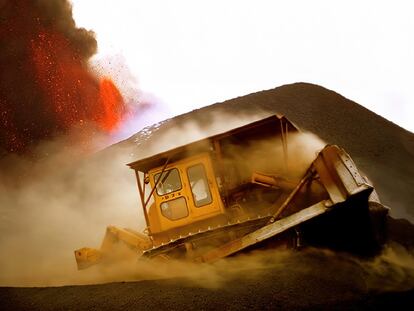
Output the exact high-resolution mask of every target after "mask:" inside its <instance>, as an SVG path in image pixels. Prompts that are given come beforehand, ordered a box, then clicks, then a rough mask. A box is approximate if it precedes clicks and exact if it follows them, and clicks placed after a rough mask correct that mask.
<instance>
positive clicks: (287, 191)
mask: <svg viewBox="0 0 414 311" xmlns="http://www.w3.org/2000/svg"><path fill="white" fill-rule="evenodd" d="M299 133H300V130H299V129H298V127H296V126H295V125H294V124H293V123H292V122H290V121H289V120H288V119H287V118H286V117H284V116H279V115H272V116H270V117H267V118H264V119H261V120H258V121H255V122H252V123H250V124H247V125H244V126H241V127H237V128H234V129H232V130H230V131H226V132H222V133H218V134H215V135H213V136H210V137H207V138H204V139H201V140H197V141H193V142H191V143H189V144H186V145H182V146H179V147H176V148H174V149H172V150H168V151H165V152H161V153H158V154H155V155H152V156H149V157H146V158H143V159H140V160H137V161H135V162H132V163H129V164H127V165H128V166H129V167H130V168H131V169H132V170H134V172H135V175H136V180H137V188H138V189H137V190H138V191H137V192H138V194H139V197H140V203H141V206H142V210H143V215H144V217H145V222H146V228H145V229H144V231H143V233H140V232H137V231H134V230H131V229H127V228H119V227H115V226H109V227H107V229H106V234H105V237H104V240H103V242H102V245H101V247H100V249H94V248H86V247H84V248H81V249H78V250H75V258H76V262H77V266H78V269H84V268H87V267H89V266H91V265H94V264H97V263H100V262H105V261H109V260H110V258H113V256H112V255H113V253H114V252H116V245H117V244H119V243H121V244H123V245H126V246H128V248H129V249H131V250H132V251H133V252H134V254H136V257H137V258H147V259H161V260H170V259H178V260H190V261H194V262H214V261H216V260H219V259H221V258H224V257H227V256H232V255H235V254H237V253H239V252H242V251H243V252H245V251H247V252H248V251H250V250H254V249H257V248H268V247H272V248H276V249H277V248H294V249H300V248H302V247H306V246H307V245H311V246H317V247H328V248H332V249H338V250H341V251H345V252H352V253H356V254H360V255H363V256H365V255H370V254H374V253H376V252H378V251H379V250H380V249H381V247H382V246H383V244H384V241H385V232H386V230H385V220H386V216H387V214H388V210H389V209H388V208H387V207H385V206H383V205H382V204H381V202H380V200H379V198H378V195H377V193H376V191H375V189H374V187H373V185H372V184H371V182H370V181H369V180H368V178H367V177H365V176H364V175H363V174H362V173H361V172H360V171H359V170H358V169H357V167H356V165H355V163H354V162H353V160H352V159H351V157H350V156H349V155H348V154H347V153H346V152H345V150H343V149H342V148H340V147H338V146H336V145H326V146H325V147H323V148H322V150H319V152H317V153H316V154H315V155H314V157H312V159H313V160H312V161H311V163H310V164H309V165H308V166H306V167H304V168H302V170H301V171H300V173H301V174H300V175H298V172H295V173H293V171H295V170H296V171H297V167H296V163H295V155H294V154H292V152H295V150H298V149H297V148H298V147H299V148H300V146H296V147H295V150H292V148H291V140H292V139H291V137H294V135H298V134H299ZM312 156H313V155H312Z"/></svg>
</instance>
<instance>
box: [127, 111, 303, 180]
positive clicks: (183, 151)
mask: <svg viewBox="0 0 414 311" xmlns="http://www.w3.org/2000/svg"><path fill="white" fill-rule="evenodd" d="M282 126H284V128H286V129H287V130H288V131H289V132H296V131H298V128H297V127H296V126H295V125H294V124H293V123H292V122H290V121H289V120H288V119H287V118H285V117H284V116H279V115H272V116H270V117H267V118H264V119H261V120H259V121H255V122H252V123H249V124H246V125H243V126H240V127H237V128H234V129H232V130H230V131H226V132H223V133H219V134H216V135H213V136H209V137H206V138H203V139H200V140H197V141H194V142H191V143H189V144H186V145H182V146H179V147H176V148H174V149H170V150H167V151H164V152H160V153H158V154H155V155H152V156H150V157H146V158H143V159H140V160H137V161H134V162H131V163H128V164H127V165H128V166H129V167H130V168H132V169H134V170H137V171H141V172H148V171H149V170H151V169H153V168H156V167H159V166H162V165H164V164H165V163H166V162H167V160H168V161H169V163H172V162H175V161H178V160H180V159H183V158H185V157H189V156H192V155H195V154H199V153H202V152H211V151H213V150H214V149H215V147H214V145H215V144H217V143H218V144H220V143H221V142H222V141H224V140H226V139H230V138H231V139H232V140H236V141H237V140H241V141H243V140H244V139H245V138H246V137H248V136H249V134H251V133H255V134H257V135H259V136H260V133H264V132H268V131H269V130H270V131H272V130H275V129H277V130H279V131H281V127H282Z"/></svg>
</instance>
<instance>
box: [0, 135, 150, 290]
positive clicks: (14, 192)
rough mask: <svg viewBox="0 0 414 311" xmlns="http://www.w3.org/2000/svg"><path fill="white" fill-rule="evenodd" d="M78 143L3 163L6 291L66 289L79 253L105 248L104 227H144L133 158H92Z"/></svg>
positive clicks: (0, 203)
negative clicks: (30, 287)
mask: <svg viewBox="0 0 414 311" xmlns="http://www.w3.org/2000/svg"><path fill="white" fill-rule="evenodd" d="M73 140H74V141H76V140H77V139H76V134H75V133H73V134H72V135H68V136H65V137H62V138H60V139H56V140H54V141H49V142H45V143H43V144H41V145H39V146H38V147H37V148H36V150H33V151H32V156H31V157H28V156H18V155H15V154H9V155H7V156H5V157H3V158H2V159H1V161H0V167H1V175H0V252H1V254H2V256H1V257H0V270H1V273H0V284H1V285H17V286H21V285H28V284H31V285H52V284H55V281H57V280H60V283H62V280H64V279H65V278H67V277H68V276H70V275H71V274H74V273H75V274H76V273H77V271H76V263H75V260H74V255H73V250H74V249H77V248H79V247H82V246H84V245H96V246H98V245H100V243H101V239H102V237H103V235H104V233H105V228H106V225H110V224H121V225H125V226H129V227H131V228H136V227H137V226H139V225H142V226H143V223H142V221H143V220H142V219H143V218H142V216H141V215H140V214H139V213H140V209H138V208H137V202H138V197H137V191H136V184H135V177H134V174H133V173H132V172H130V170H129V169H128V168H127V167H126V166H125V163H127V162H129V160H130V159H129V158H128V153H126V154H125V153H122V152H117V151H114V152H111V153H109V154H105V155H103V154H95V155H86V154H85V150H84V149H83V146H79V145H76V144H73ZM36 155H39V156H36ZM58 283H59V282H58Z"/></svg>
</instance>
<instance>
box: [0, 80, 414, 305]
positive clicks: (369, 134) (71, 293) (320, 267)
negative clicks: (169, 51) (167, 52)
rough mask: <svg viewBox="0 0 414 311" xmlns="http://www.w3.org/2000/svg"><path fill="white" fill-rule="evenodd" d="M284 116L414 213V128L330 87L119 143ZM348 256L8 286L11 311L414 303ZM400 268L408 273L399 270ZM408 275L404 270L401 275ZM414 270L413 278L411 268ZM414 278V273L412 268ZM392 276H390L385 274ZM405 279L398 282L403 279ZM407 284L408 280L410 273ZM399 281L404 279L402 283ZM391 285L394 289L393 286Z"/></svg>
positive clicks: (249, 101) (196, 117)
mask: <svg viewBox="0 0 414 311" xmlns="http://www.w3.org/2000/svg"><path fill="white" fill-rule="evenodd" d="M259 112H260V114H264V115H265V114H274V113H279V114H284V115H285V116H286V117H288V118H289V119H290V120H291V121H292V122H294V123H295V124H296V125H297V126H298V127H299V128H301V129H302V130H306V131H310V132H313V133H315V134H316V135H318V136H319V137H321V138H322V139H323V140H325V141H326V142H328V143H333V144H338V145H340V146H342V147H344V148H345V149H346V150H347V151H348V152H349V153H350V154H351V156H352V157H353V159H354V160H355V162H356V163H357V165H358V166H359V168H360V169H362V170H363V171H364V172H365V173H366V174H367V175H368V176H369V177H370V179H371V180H372V181H373V183H374V185H375V186H376V188H377V190H378V193H379V194H380V196H381V199H382V200H383V202H384V203H385V204H386V205H388V206H390V207H391V208H392V209H393V210H394V211H395V215H397V216H401V215H402V216H404V215H407V217H411V219H412V217H413V215H414V207H413V203H414V196H413V195H412V192H411V191H412V189H414V134H412V133H410V132H408V131H405V130H404V129H402V128H400V127H398V126H397V125H395V124H393V123H391V122H389V121H387V120H385V119H384V118H382V117H380V116H378V115H376V114H374V113H372V112H371V111H369V110H367V109H365V108H363V107H362V106H359V105H358V104H356V103H354V102H352V101H350V100H348V99H346V98H344V97H342V96H341V95H339V94H337V93H335V92H332V91H329V90H327V89H325V88H323V87H320V86H316V85H311V84H306V83H296V84H292V85H285V86H282V87H278V88H276V89H273V90H268V91H262V92H258V93H254V94H250V95H247V96H243V97H239V98H235V99H232V100H228V101H225V102H223V103H218V104H214V105H211V106H209V107H205V108H202V109H199V110H195V111H193V112H191V113H187V114H184V115H181V116H178V117H175V118H172V119H169V120H167V121H165V122H162V123H161V124H157V125H155V126H153V127H149V128H146V129H144V130H143V131H141V132H139V133H137V134H136V135H134V136H133V137H131V138H130V139H128V140H125V141H123V142H121V143H119V144H117V145H116V146H113V147H110V148H109V149H108V150H107V151H105V152H110V151H111V150H113V149H114V148H117V147H125V149H124V150H128V152H129V151H130V150H133V149H134V148H139V149H140V150H145V149H146V148H148V147H150V146H151V144H152V142H154V141H156V140H160V139H161V138H162V137H163V136H165V135H167V134H168V132H169V131H170V130H172V129H177V128H185V125H186V124H187V123H188V124H189V123H194V122H195V123H197V124H199V125H200V127H201V128H206V127H208V125H209V124H210V122H211V120H212V119H213V118H215V117H216V116H217V115H220V114H224V113H228V114H231V115H235V114H239V115H240V116H243V115H249V114H255V113H259ZM390 226H391V233H392V234H393V235H395V236H396V237H397V238H396V240H398V242H399V243H400V244H404V245H406V246H407V247H412V246H413V240H414V234H413V232H414V231H413V226H412V225H411V224H410V223H409V222H407V221H405V220H400V221H395V220H392V222H390ZM355 262H356V261H355V260H351V259H349V258H348V257H342V256H341V255H334V256H331V255H330V256H326V255H323V254H322V255H319V254H318V253H314V252H310V253H297V254H295V255H293V256H292V257H291V258H290V260H289V261H286V262H284V264H283V265H281V266H279V267H274V268H271V269H262V270H260V271H257V270H254V271H253V270H251V271H249V270H247V271H246V272H245V273H243V274H242V275H240V274H238V275H235V276H234V277H230V278H228V279H226V281H225V282H224V283H223V284H221V286H219V287H217V288H206V287H203V286H197V285H195V284H192V283H187V282H186V281H183V280H179V279H169V280H157V281H154V280H152V281H150V280H149V281H140V282H130V283H112V284H104V285H88V286H65V287H50V288H0V309H1V310H114V309H120V310H135V309H136V310H140V309H146V310H164V309H165V310H168V309H174V310H178V309H184V310H200V309H201V310H206V309H208V310H217V309H218V310H222V309H223V310H263V309H274V310H304V309H318V310H361V309H364V310H376V309H382V308H385V309H391V308H392V309H398V310H412V309H413V308H414V288H413V287H412V286H411V285H410V284H413V282H412V279H409V280H408V284H409V286H408V287H407V286H406V287H398V286H397V287H395V288H393V287H391V288H387V290H382V289H381V282H382V281H381V279H379V284H380V285H379V286H378V285H376V286H374V287H369V286H368V285H367V282H366V276H367V273H369V272H367V270H366V269H363V268H362V267H361V266H360V265H358V264H356V263H355ZM398 271H399V272H400V273H401V271H400V270H398ZM399 276H400V277H401V275H399ZM405 277H407V275H405ZM408 277H411V278H412V274H409V275H408ZM385 278H388V276H384V281H385ZM398 280H399V279H397V281H398ZM405 281H407V280H406V279H405ZM397 283H398V282H397ZM384 288H385V287H384Z"/></svg>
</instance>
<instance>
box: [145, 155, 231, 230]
mask: <svg viewBox="0 0 414 311" xmlns="http://www.w3.org/2000/svg"><path fill="white" fill-rule="evenodd" d="M197 164H203V165H204V168H205V173H206V176H207V180H208V185H209V187H210V192H211V197H212V201H211V203H210V204H207V205H204V206H201V207H196V206H195V204H194V199H193V194H192V191H191V187H190V181H189V179H188V175H187V169H188V168H190V167H192V166H194V165H197ZM173 168H176V169H178V171H179V173H180V178H181V183H182V188H181V189H180V190H177V191H175V192H172V193H168V194H165V195H162V196H160V195H158V194H157V191H154V194H153V197H154V204H152V205H151V207H150V208H149V211H148V220H149V224H148V225H149V228H150V230H149V231H150V232H151V233H160V232H164V231H167V230H170V229H173V228H178V227H184V226H186V225H190V224H193V223H194V222H196V221H199V220H203V219H206V218H210V217H213V216H216V215H219V214H223V213H224V206H223V203H222V201H221V198H220V193H219V191H218V187H217V182H216V179H215V173H214V171H213V166H212V163H211V159H210V156H209V154H208V153H202V154H199V155H197V156H193V157H190V158H186V159H183V160H180V161H177V162H174V163H170V164H168V165H167V167H166V168H165V170H166V171H167V170H170V169H173ZM162 169H163V167H157V168H155V169H153V170H150V171H149V176H150V184H151V187H152V188H153V187H154V186H155V182H156V181H155V180H154V176H155V175H156V174H157V173H160V172H161V171H162ZM180 197H183V198H185V200H186V202H187V208H188V216H186V217H184V218H181V219H177V220H170V219H168V218H167V217H165V216H164V215H162V213H161V209H160V205H161V204H162V203H163V202H168V201H170V200H173V199H177V198H180Z"/></svg>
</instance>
